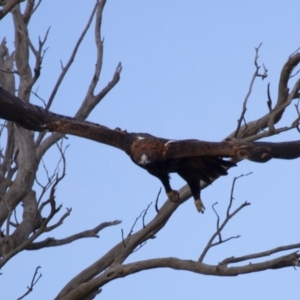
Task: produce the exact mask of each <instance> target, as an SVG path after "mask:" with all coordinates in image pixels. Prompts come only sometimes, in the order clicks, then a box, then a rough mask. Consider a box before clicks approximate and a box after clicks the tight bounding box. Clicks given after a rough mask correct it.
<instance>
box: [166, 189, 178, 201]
mask: <svg viewBox="0 0 300 300" xmlns="http://www.w3.org/2000/svg"><path fill="white" fill-rule="evenodd" d="M167 195H168V198H169V199H170V201H172V202H178V201H179V199H180V196H179V193H178V192H177V191H171V192H169V193H167Z"/></svg>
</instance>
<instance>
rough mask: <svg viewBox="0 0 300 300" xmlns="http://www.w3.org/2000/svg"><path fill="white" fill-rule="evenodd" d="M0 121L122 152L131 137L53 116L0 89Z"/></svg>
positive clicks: (102, 127) (93, 124) (75, 120)
mask: <svg viewBox="0 0 300 300" xmlns="http://www.w3.org/2000/svg"><path fill="white" fill-rule="evenodd" d="M0 118H3V119H6V120H8V121H13V122H16V123H18V124H20V125H21V126H22V127H24V128H26V129H28V130H34V131H40V132H45V131H50V132H58V133H62V134H71V135H75V136H79V137H83V138H87V139H90V140H94V141H97V142H100V143H104V144H107V145H110V146H113V147H116V148H119V149H121V150H123V151H127V150H128V149H129V147H130V144H131V143H132V139H134V138H135V137H133V136H132V135H131V134H129V133H127V132H126V131H121V130H112V129H109V128H107V127H105V126H102V125H98V124H96V123H91V122H87V121H82V120H77V119H75V118H70V117H66V116H63V115H59V114H55V113H52V112H50V111H47V110H45V109H43V108H42V107H40V106H37V105H32V104H30V103H28V102H24V101H22V100H21V99H19V98H18V97H15V96H14V95H12V94H11V93H9V92H7V91H5V90H4V89H2V88H0Z"/></svg>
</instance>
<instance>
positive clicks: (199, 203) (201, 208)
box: [195, 199, 205, 214]
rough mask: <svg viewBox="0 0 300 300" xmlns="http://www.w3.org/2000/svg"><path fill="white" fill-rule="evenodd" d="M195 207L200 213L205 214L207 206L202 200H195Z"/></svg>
mask: <svg viewBox="0 0 300 300" xmlns="http://www.w3.org/2000/svg"><path fill="white" fill-rule="evenodd" d="M195 206H196V208H197V210H198V212H201V213H202V214H204V210H205V206H204V204H203V203H202V201H201V200H200V199H198V200H195Z"/></svg>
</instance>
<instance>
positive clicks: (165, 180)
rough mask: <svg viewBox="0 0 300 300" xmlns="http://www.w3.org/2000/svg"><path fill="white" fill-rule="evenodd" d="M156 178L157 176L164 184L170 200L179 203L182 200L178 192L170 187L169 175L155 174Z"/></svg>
mask: <svg viewBox="0 0 300 300" xmlns="http://www.w3.org/2000/svg"><path fill="white" fill-rule="evenodd" d="M154 176H156V177H157V178H158V179H159V180H160V181H161V183H162V184H163V186H164V188H165V191H166V194H167V196H168V198H169V199H170V201H172V202H178V201H179V199H180V196H179V193H178V192H177V191H174V190H172V188H171V186H170V178H169V175H168V174H160V175H157V174H155V175H154Z"/></svg>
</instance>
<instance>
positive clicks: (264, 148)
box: [0, 88, 300, 213]
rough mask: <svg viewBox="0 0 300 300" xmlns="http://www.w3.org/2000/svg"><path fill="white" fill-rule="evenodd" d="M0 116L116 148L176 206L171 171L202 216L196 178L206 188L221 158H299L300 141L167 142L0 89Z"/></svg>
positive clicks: (221, 166)
mask: <svg viewBox="0 0 300 300" xmlns="http://www.w3.org/2000/svg"><path fill="white" fill-rule="evenodd" d="M0 118H3V119H6V120H8V121H13V122H16V123H17V124H19V125H20V126H22V127H24V128H26V129H28V130H34V131H39V132H47V131H49V132H58V133H62V134H71V135H75V136H79V137H84V138H87V139H90V140H94V141H97V142H100V143H103V144H107V145H110V146H113V147H116V148H119V149H121V150H123V151H124V152H126V153H127V154H128V155H129V157H130V158H131V160H132V161H133V162H134V163H135V164H136V165H138V166H139V167H141V168H143V169H145V170H147V171H148V172H149V173H150V174H151V175H153V176H155V177H157V178H158V179H159V180H160V181H161V183H162V184H163V186H164V188H165V191H166V194H167V196H168V198H169V199H170V200H171V201H173V202H177V201H178V200H179V193H178V192H177V191H175V190H173V189H172V188H171V186H170V178H169V174H170V173H177V174H178V175H179V176H181V177H182V178H183V179H184V180H185V181H186V182H187V184H188V186H189V187H190V189H191V193H192V196H193V198H194V200H195V205H196V208H197V210H198V211H199V212H202V213H203V212H204V205H203V203H202V201H201V198H200V190H201V188H200V180H202V181H204V182H206V183H208V184H210V183H211V182H212V181H213V180H214V179H216V178H218V177H219V176H222V175H226V174H227V169H228V168H230V167H232V166H235V163H233V162H231V161H229V160H225V159H224V158H237V159H249V160H251V161H256V162H266V161H268V160H270V159H271V158H283V159H293V158H297V157H299V156H300V141H293V142H285V143H267V142H253V143H239V142H238V141H235V140H232V141H224V142H205V141H199V140H192V139H190V140H169V139H164V138H158V137H155V136H152V135H150V134H147V133H128V132H127V131H123V130H120V129H119V128H117V129H115V130H112V129H109V128H107V127H105V126H102V125H99V124H95V123H91V122H87V121H82V120H77V119H75V118H70V117H66V116H63V115H58V114H55V113H52V112H50V111H47V110H45V109H43V108H42V107H39V106H36V105H32V104H30V103H27V102H24V101H22V100H21V99H19V98H18V97H15V96H14V95H12V94H10V93H9V92H7V91H5V90H4V89H2V88H0Z"/></svg>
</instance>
